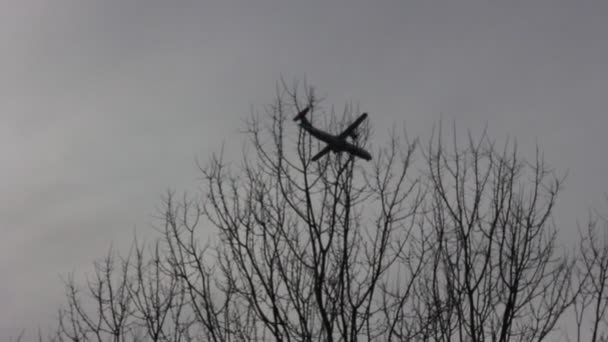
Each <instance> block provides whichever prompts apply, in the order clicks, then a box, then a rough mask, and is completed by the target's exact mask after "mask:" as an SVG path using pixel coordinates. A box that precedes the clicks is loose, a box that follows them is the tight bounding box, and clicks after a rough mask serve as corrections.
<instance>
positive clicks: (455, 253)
mask: <svg viewBox="0 0 608 342" xmlns="http://www.w3.org/2000/svg"><path fill="white" fill-rule="evenodd" d="M443 137H444V135H443V134H442V132H441V128H440V129H439V134H438V135H437V137H436V138H435V139H431V142H430V143H429V146H428V148H427V149H426V151H425V155H426V160H427V167H428V169H427V173H426V180H427V184H428V187H429V188H428V193H429V195H430V196H429V198H428V200H429V201H428V202H427V209H428V210H427V212H428V214H427V216H428V219H427V223H428V226H429V229H430V230H432V231H433V232H434V236H433V238H432V240H433V241H434V244H433V253H432V254H433V260H432V261H431V262H430V265H429V267H428V268H427V269H425V272H424V275H423V277H421V279H420V282H419V285H418V286H417V291H418V292H417V293H418V294H420V296H421V297H420V298H421V299H423V300H421V303H423V304H422V305H420V307H421V308H420V310H419V317H420V319H421V320H425V319H426V320H427V321H428V325H427V326H428V331H427V332H425V334H424V336H423V337H422V338H421V340H439V341H452V340H456V341H486V340H490V341H541V340H544V339H545V338H547V336H548V334H549V333H551V332H553V331H554V330H555V327H556V323H557V321H558V320H559V319H560V317H561V316H562V315H563V313H564V312H565V311H566V309H567V308H568V307H569V306H570V305H571V304H572V302H573V300H574V298H575V296H576V290H575V287H573V284H572V283H571V281H572V270H573V260H571V259H569V258H567V257H566V254H565V250H559V249H557V247H556V229H555V227H554V226H553V223H552V221H551V217H552V216H551V214H552V210H553V208H554V205H555V200H556V196H557V194H558V191H559V189H560V186H561V184H562V181H561V179H559V178H557V177H556V176H555V175H554V174H553V172H551V171H550V169H549V168H548V167H547V166H546V164H545V163H544V161H543V160H542V157H541V155H540V153H539V152H538V151H537V153H536V156H535V159H534V160H533V161H532V162H526V161H524V160H523V159H522V158H521V157H519V155H518V153H517V152H518V151H517V146H516V145H515V144H509V143H508V142H507V143H506V144H505V145H504V147H503V148H502V149H496V147H495V143H494V142H493V141H491V140H489V139H488V137H487V136H486V135H485V133H484V134H483V135H482V136H481V138H479V139H477V140H476V139H474V138H473V137H472V136H471V135H469V137H468V138H469V139H468V141H467V142H466V143H465V144H464V145H461V144H460V143H459V142H458V141H457V139H456V134H455V130H454V140H453V142H452V146H449V147H448V146H447V144H446V143H445V142H444V139H443Z"/></svg>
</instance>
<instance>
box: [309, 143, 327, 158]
mask: <svg viewBox="0 0 608 342" xmlns="http://www.w3.org/2000/svg"><path fill="white" fill-rule="evenodd" d="M330 150H331V148H330V147H329V145H327V146H325V147H324V148H323V149H322V150H321V151H319V153H317V154H315V156H314V157H312V161H317V160H319V159H321V157H323V156H324V155H326V154H327V152H329V151H330Z"/></svg>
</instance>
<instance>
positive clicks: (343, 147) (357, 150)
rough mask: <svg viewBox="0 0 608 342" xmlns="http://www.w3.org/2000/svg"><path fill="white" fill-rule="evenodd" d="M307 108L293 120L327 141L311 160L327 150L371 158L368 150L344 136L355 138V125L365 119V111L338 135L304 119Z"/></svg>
mask: <svg viewBox="0 0 608 342" xmlns="http://www.w3.org/2000/svg"><path fill="white" fill-rule="evenodd" d="M309 110H310V107H306V108H305V109H304V110H302V111H301V112H299V113H298V115H296V116H295V117H294V118H293V121H300V127H302V128H303V129H305V130H306V131H307V132H308V133H310V134H311V135H312V136H314V137H315V138H317V139H319V140H321V141H324V142H326V143H327V146H325V147H324V148H323V149H322V150H321V151H319V153H317V154H316V155H315V156H314V157H312V161H317V160H319V159H320V158H321V157H323V156H324V155H325V154H327V153H328V152H329V151H334V152H342V151H345V152H348V153H350V154H351V155H354V156H357V157H359V158H363V159H365V160H367V161H370V160H372V156H371V154H369V152H367V151H366V150H364V149H363V148H361V147H359V146H356V145H354V144H351V143H349V142H348V141H346V138H347V137H349V136H350V137H351V138H353V139H354V138H356V133H355V129H356V128H357V126H359V124H361V122H363V120H365V119H366V118H367V113H363V114H361V115H360V116H359V117H358V118H357V120H355V122H353V123H352V124H350V126H348V127H347V128H346V129H345V130H344V131H343V132H342V133H340V134H338V135H333V134H330V133H327V132H325V131H322V130H320V129H318V128H316V127H313V125H312V124H311V123H310V121H308V119H306V114H308V111H309Z"/></svg>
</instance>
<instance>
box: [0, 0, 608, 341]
mask: <svg viewBox="0 0 608 342" xmlns="http://www.w3.org/2000/svg"><path fill="white" fill-rule="evenodd" d="M497 4H499V5H497ZM607 17H608V2H607V1H604V0H597V1H586V0H521V1H519V0H512V1H482V0H463V1H460V0H458V1H455V0H409V1H397V0H395V1H352V0H351V1H325V0H323V1H321V0H315V1H310V0H308V1H279V0H274V1H271V0H263V1H252V0H241V1H229V0H222V1H219V0H218V1H203V0H201V1H194V0H192V1H186V0H179V1H178V0H172V1H167V0H165V1H160V0H141V1H136V0H115V1H113V0H89V1H83V0H54V1H49V0H3V1H1V2H0V48H1V50H2V53H1V54H0V75H2V76H1V78H0V158H1V162H0V165H1V166H0V232H1V234H2V235H1V238H0V277H1V279H2V280H1V281H0V339H1V340H7V336H11V335H12V336H15V335H16V334H17V332H18V331H19V329H21V328H28V329H31V328H34V329H35V328H36V327H37V326H38V325H40V326H41V327H42V328H46V327H47V325H48V324H49V317H51V316H52V315H53V314H54V313H55V311H56V309H57V308H58V307H59V305H61V304H62V303H63V297H62V296H63V288H62V283H61V279H60V275H65V274H66V273H68V272H71V271H76V272H77V273H78V272H80V273H83V272H85V271H87V270H89V271H90V265H91V262H92V261H93V260H95V259H96V258H99V257H101V256H103V255H104V253H105V252H106V251H107V249H108V248H109V246H110V244H111V243H114V244H115V245H118V246H119V247H120V246H123V247H124V245H125V244H128V243H129V242H130V241H131V238H132V236H133V230H134V228H136V229H137V231H138V233H141V234H143V235H146V236H151V235H150V231H151V228H150V227H151V225H152V224H153V223H154V222H155V220H154V217H153V216H154V215H155V214H156V213H157V212H156V208H157V207H158V206H159V203H160V195H161V194H162V193H163V192H164V191H165V190H166V189H167V188H173V189H176V190H177V191H184V190H189V189H190V190H191V192H194V191H195V189H196V180H197V177H198V176H199V174H198V173H197V169H196V167H195V158H200V159H201V160H205V159H206V158H207V157H208V156H209V155H210V154H211V153H212V152H214V151H217V150H218V149H219V147H220V146H221V144H222V141H224V140H226V139H237V138H239V139H240V136H239V135H238V133H237V132H238V130H239V128H241V126H242V123H241V119H242V118H244V117H245V116H246V115H247V114H248V113H249V110H250V108H251V106H254V107H255V106H261V105H263V104H264V103H267V102H269V101H271V100H272V97H273V94H274V83H275V81H277V80H278V79H279V77H280V76H281V75H283V76H284V77H285V78H286V79H287V80H293V79H296V78H302V77H303V76H304V75H305V76H306V78H307V79H308V81H309V82H310V83H311V84H312V85H315V86H317V87H318V89H319V91H320V92H321V93H323V94H325V95H327V99H328V101H327V103H326V104H327V105H331V104H335V105H336V106H341V105H343V104H344V103H345V102H347V101H351V102H354V103H358V104H360V106H361V108H362V109H363V110H366V111H369V112H370V117H371V120H372V122H373V125H374V130H375V131H376V132H383V131H385V130H387V129H388V128H389V127H390V126H391V125H392V124H393V123H395V122H397V123H401V122H405V123H406V125H407V127H408V133H409V134H410V135H418V136H421V137H422V138H428V136H429V133H430V128H431V125H432V123H433V122H435V121H436V120H438V119H439V117H440V115H442V117H443V119H444V120H446V121H452V120H455V121H456V123H457V126H458V128H460V129H462V130H463V131H464V130H466V129H472V131H473V132H474V133H475V132H479V130H480V129H481V128H482V127H483V126H484V124H486V123H487V124H488V127H489V132H490V135H491V136H493V137H496V138H504V137H505V136H506V135H507V134H508V135H510V136H511V137H515V138H517V139H518V141H519V144H520V147H521V149H522V150H523V152H524V154H528V155H530V154H531V153H532V152H533V150H532V149H533V148H534V144H535V142H536V141H538V142H539V144H540V146H541V148H542V149H543V150H544V152H545V157H546V159H547V160H548V162H549V163H550V164H551V165H553V166H554V167H556V168H557V169H558V170H562V171H565V170H569V176H568V179H567V183H566V188H565V190H564V193H563V194H562V197H561V200H560V202H559V207H558V217H557V218H558V221H557V223H558V225H559V226H560V228H561V229H563V230H574V229H575V226H574V224H575V222H576V220H577V219H580V220H584V219H585V218H586V215H587V212H586V210H587V208H588V207H590V206H592V207H600V208H605V207H606V206H605V203H602V201H601V200H602V196H603V193H604V192H607V191H608V181H607V179H606V174H608V158H607V152H606V149H607V148H608V134H607V133H606V130H607V129H608V112H607V110H608V96H607V95H608V65H607V61H608V20H606V18H607Z"/></svg>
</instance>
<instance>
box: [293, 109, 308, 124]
mask: <svg viewBox="0 0 608 342" xmlns="http://www.w3.org/2000/svg"><path fill="white" fill-rule="evenodd" d="M309 110H310V107H306V108H304V110H302V111H301V112H299V113H298V115H296V117H295V118H293V121H298V120H300V119H302V118H303V117H304V116H305V115H306V114H307V113H308V111H309Z"/></svg>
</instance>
